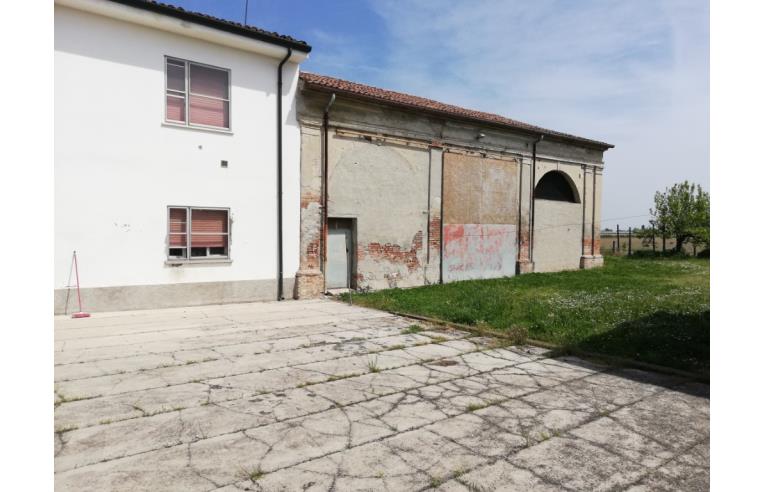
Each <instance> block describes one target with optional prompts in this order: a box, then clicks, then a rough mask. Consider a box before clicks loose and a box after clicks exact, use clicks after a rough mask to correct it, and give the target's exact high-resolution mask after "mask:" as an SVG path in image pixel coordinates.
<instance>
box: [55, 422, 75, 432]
mask: <svg viewBox="0 0 764 492" xmlns="http://www.w3.org/2000/svg"><path fill="white" fill-rule="evenodd" d="M77 429H79V427H78V426H76V425H74V424H72V425H62V426H59V427H56V434H63V433H64V432H70V431H73V430H77Z"/></svg>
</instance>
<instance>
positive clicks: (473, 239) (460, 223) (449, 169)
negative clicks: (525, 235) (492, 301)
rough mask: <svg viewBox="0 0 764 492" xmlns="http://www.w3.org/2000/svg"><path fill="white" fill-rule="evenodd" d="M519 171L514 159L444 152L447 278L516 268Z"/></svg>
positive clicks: (483, 275)
mask: <svg viewBox="0 0 764 492" xmlns="http://www.w3.org/2000/svg"><path fill="white" fill-rule="evenodd" d="M518 172H519V169H518V164H517V162H516V160H514V159H512V160H500V159H489V158H485V157H481V156H472V155H464V154H455V153H447V154H444V156H443V176H444V178H443V203H444V205H443V222H444V225H443V281H444V282H451V281H455V280H468V279H477V278H495V277H508V276H512V275H514V274H515V263H516V260H517V217H518V213H519V211H518V201H517V200H518V198H517V196H518V195H517V193H518V180H519V175H518Z"/></svg>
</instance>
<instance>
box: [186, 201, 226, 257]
mask: <svg viewBox="0 0 764 492" xmlns="http://www.w3.org/2000/svg"><path fill="white" fill-rule="evenodd" d="M227 245H228V212H227V211H226V210H192V211H191V246H192V247H211V248H212V247H226V246H227Z"/></svg>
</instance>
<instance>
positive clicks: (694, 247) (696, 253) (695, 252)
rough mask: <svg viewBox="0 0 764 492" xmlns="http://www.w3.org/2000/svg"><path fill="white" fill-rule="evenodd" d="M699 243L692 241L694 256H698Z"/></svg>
mask: <svg viewBox="0 0 764 492" xmlns="http://www.w3.org/2000/svg"><path fill="white" fill-rule="evenodd" d="M697 246H698V245H697V244H695V243H692V256H698V250H697Z"/></svg>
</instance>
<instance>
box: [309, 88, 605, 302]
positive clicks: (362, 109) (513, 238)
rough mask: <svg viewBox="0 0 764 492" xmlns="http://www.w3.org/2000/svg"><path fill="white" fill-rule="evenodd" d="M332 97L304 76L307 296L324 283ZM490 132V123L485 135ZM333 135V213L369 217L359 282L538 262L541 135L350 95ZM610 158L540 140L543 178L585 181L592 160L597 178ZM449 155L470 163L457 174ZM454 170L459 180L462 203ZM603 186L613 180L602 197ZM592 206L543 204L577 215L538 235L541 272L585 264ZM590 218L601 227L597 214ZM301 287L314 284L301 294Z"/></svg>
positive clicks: (402, 280)
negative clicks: (325, 125)
mask: <svg viewBox="0 0 764 492" xmlns="http://www.w3.org/2000/svg"><path fill="white" fill-rule="evenodd" d="M330 96H331V93H330V92H324V91H319V90H314V89H307V88H305V87H304V86H303V87H302V88H301V90H300V92H299V96H298V98H297V112H298V119H299V121H300V124H301V128H302V139H303V142H302V156H301V162H302V173H303V174H302V177H301V205H302V214H301V220H302V223H301V234H302V237H301V243H300V244H301V245H300V271H299V272H298V273H297V291H298V296H299V297H311V296H313V295H315V294H313V293H314V292H318V288H317V286H318V285H323V276H322V273H321V271H320V268H322V266H321V264H320V263H321V262H320V250H321V241H322V239H323V238H322V234H321V220H322V219H321V209H320V204H321V193H322V187H321V172H322V166H321V162H322V160H321V159H322V157H321V152H322V151H323V147H322V145H323V144H322V141H321V139H322V135H323V129H322V115H323V111H324V108H325V107H326V104H327V102H328V101H329V98H330ZM478 133H482V134H483V137H482V138H481V139H480V140H479V141H478V140H477V139H476V135H477V134H478ZM328 134H329V145H328V153H329V175H328V186H329V204H328V208H329V216H330V217H348V218H355V219H357V231H356V235H355V236H356V238H357V249H356V258H355V259H356V262H355V263H356V268H357V270H356V272H354V273H355V278H354V283H355V286H356V287H358V288H362V289H365V288H369V289H382V288H389V287H409V286H417V285H426V284H430V283H437V282H440V281H441V279H442V280H444V281H449V280H458V279H460V278H488V277H495V276H509V275H513V274H514V273H515V272H520V273H525V272H530V271H533V270H534V264H533V263H532V262H531V258H530V255H531V240H532V236H533V235H532V232H531V213H532V207H531V196H532V189H533V185H534V183H533V180H532V171H533V168H532V159H531V150H532V142H533V141H534V140H535V138H536V136H535V135H526V134H521V133H517V132H514V131H510V130H508V129H506V128H497V127H492V126H490V125H480V124H477V123H471V122H464V121H460V120H456V119H454V118H449V117H438V116H434V115H431V114H427V113H423V112H419V111H416V110H408V109H404V108H398V107H393V106H389V105H385V104H382V103H377V102H370V101H365V100H360V99H357V98H352V97H349V96H344V95H342V94H338V95H337V98H336V101H335V103H334V104H333V105H332V107H331V109H330V112H329V131H328ZM602 157H603V151H602V150H598V149H592V148H585V147H580V146H577V145H574V144H570V143H566V142H558V141H554V140H549V139H547V140H544V141H542V142H541V143H540V144H539V145H538V147H537V170H536V181H538V180H539V179H541V177H542V176H543V174H544V173H545V172H546V171H548V170H552V169H560V170H563V169H564V170H565V172H567V173H568V174H569V175H570V176H571V179H572V180H573V181H574V182H575V183H576V186H577V187H578V188H579V190H580V189H581V187H582V185H583V180H584V177H583V170H582V169H583V168H582V165H585V166H587V168H588V170H589V177H588V179H589V180H591V179H592V178H591V170H592V167H593V166H597V167H598V168H600V171H599V172H600V173H601V166H602ZM449 160H452V161H453V162H461V164H462V165H461V167H462V169H461V170H460V172H458V173H453V172H451V173H449V171H448V164H446V163H447V162H448V161H449ZM449 180H451V181H450V183H451V186H452V189H453V190H456V191H457V194H456V195H455V198H454V199H453V200H452V203H451V205H450V206H449V200H448V198H447V196H448V192H447V189H448V187H449ZM600 184H601V175H600V176H598V187H599V186H600ZM588 186H589V187H591V183H588ZM459 190H461V191H459ZM580 192H581V191H579V193H580ZM600 194H601V187H600V188H599V189H598V190H597V195H598V202H600V203H601V200H600V199H599V196H600ZM588 200H589V202H588V204H587V205H586V207H589V208H590V207H591V198H588ZM600 203H598V204H597V211H596V212H597V214H599V209H600ZM583 206H584V204H581V203H580V204H573V205H572V206H571V207H556V208H555V204H553V205H551V206H550V207H546V206H545V204H541V205H540V206H538V207H537V208H536V212H537V214H539V216H538V217H537V218H536V220H537V223H539V222H540V225H539V227H542V226H545V225H550V226H560V225H562V224H568V222H571V223H574V224H575V225H573V226H570V227H566V228H564V229H560V228H559V227H554V228H552V229H549V230H548V232H543V231H542V232H540V233H539V234H537V235H536V236H535V243H536V245H537V250H536V257H535V258H534V260H537V261H540V264H539V267H538V268H536V270H537V271H542V270H544V271H546V270H559V269H567V268H578V266H579V262H581V264H582V265H583V263H582V259H581V247H582V244H583V243H584V242H585V240H586V239H585V238H584V241H582V232H581V231H582V227H581V226H582V220H584V217H583V216H582V207H583ZM441 213H442V214H443V215H444V216H443V218H442V220H441ZM588 213H591V210H590V209H589V212H588ZM449 214H451V215H449ZM589 217H590V215H589ZM449 220H451V222H449ZM586 220H587V221H588V224H589V225H588V231H589V232H588V233H587V234H589V237H590V236H591V219H590V218H589V219H586ZM597 220H599V219H597ZM441 236H443V237H441ZM449 243H450V245H451V246H450V249H449ZM590 244H591V242H590ZM555 245H556V246H555ZM441 252H443V257H442V258H441V256H440V255H441ZM317 254H318V256H317ZM587 254H590V253H587ZM441 262H442V263H443V271H441V268H440V267H441ZM316 265H318V268H319V270H315V266H316ZM447 269H448V270H449V271H450V272H452V273H451V274H449V273H447V272H446V270H447ZM301 279H302V280H301ZM301 290H304V291H305V292H307V293H308V295H306V296H302V295H300V294H299V292H300V291H301Z"/></svg>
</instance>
